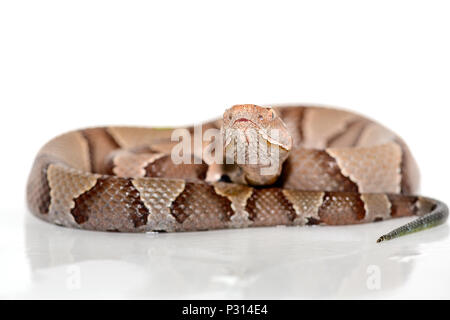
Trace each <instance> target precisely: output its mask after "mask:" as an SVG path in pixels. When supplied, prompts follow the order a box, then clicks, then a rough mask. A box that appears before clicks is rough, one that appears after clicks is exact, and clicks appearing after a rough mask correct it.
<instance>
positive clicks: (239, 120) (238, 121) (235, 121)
mask: <svg viewBox="0 0 450 320" xmlns="http://www.w3.org/2000/svg"><path fill="white" fill-rule="evenodd" d="M245 122H248V123H249V124H252V125H254V126H255V127H257V128H259V126H258V125H257V124H256V123H255V122H253V121H252V120H250V119H248V118H238V119H236V120H234V122H233V125H232V126H234V125H235V124H238V123H245Z"/></svg>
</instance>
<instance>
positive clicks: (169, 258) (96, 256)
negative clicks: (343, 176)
mask: <svg viewBox="0 0 450 320" xmlns="http://www.w3.org/2000/svg"><path fill="white" fill-rule="evenodd" d="M8 217H9V219H8V220H7V222H6V223H4V224H2V225H0V261H1V264H0V283H1V285H0V297H1V298H57V299H66V298H75V299H77V298H137V299H140V298H175V299H178V298H194V299H196V298H205V299H207V298H212V299H216V298H217V299H263V298H286V299H291V298H338V299H340V298H362V299H366V298H450V286H449V284H450V275H449V272H448V270H450V256H449V255H448V253H449V251H450V250H449V249H450V239H449V227H448V225H444V226H441V227H438V228H436V229H434V230H432V231H428V232H423V233H418V234H414V235H410V236H408V237H404V238H402V239H397V240H394V241H390V242H386V243H382V244H376V243H375V239H376V238H377V236H378V235H380V233H383V232H384V231H387V230H390V229H391V228H393V227H395V226H398V225H400V224H402V223H404V222H405V221H406V220H407V219H400V220H391V221H386V222H381V223H373V224H366V225H358V226H346V227H303V228H301V227H298V228H296V227H275V228H256V229H243V230H219V231H210V232H191V233H177V234H120V233H102V232H90V231H81V230H72V229H66V228H62V227H58V226H54V225H51V224H48V223H45V222H42V221H40V220H38V219H36V218H35V217H33V216H31V214H29V213H25V212H15V213H14V214H8Z"/></svg>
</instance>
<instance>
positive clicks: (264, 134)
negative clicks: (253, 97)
mask: <svg viewBox="0 0 450 320" xmlns="http://www.w3.org/2000/svg"><path fill="white" fill-rule="evenodd" d="M249 129H251V130H249ZM222 130H223V137H224V141H225V148H226V147H227V146H228V145H229V144H230V143H231V141H232V137H233V136H234V137H235V136H236V133H237V135H238V136H239V135H240V136H241V138H242V139H244V138H245V140H243V141H244V142H245V143H247V144H248V143H249V132H254V133H256V135H257V138H262V139H264V140H265V141H267V143H268V144H270V145H271V146H278V147H279V148H282V149H284V150H285V151H287V152H289V151H290V149H291V147H292V137H291V135H290V134H289V132H288V130H287V128H286V125H285V124H284V122H283V120H281V118H280V117H279V116H278V114H277V113H276V111H275V110H274V109H273V108H271V107H260V106H257V105H254V104H241V105H234V106H232V107H231V108H229V109H228V110H226V111H225V113H224V115H223V126H222ZM254 138H255V137H253V138H252V139H254Z"/></svg>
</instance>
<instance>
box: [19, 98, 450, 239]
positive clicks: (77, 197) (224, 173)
mask: <svg viewBox="0 0 450 320" xmlns="http://www.w3.org/2000/svg"><path fill="white" fill-rule="evenodd" d="M214 128H216V129H222V131H221V132H222V134H223V137H224V150H227V149H230V148H233V147H230V146H231V145H232V144H230V141H231V140H232V138H230V135H229V134H228V133H229V132H230V129H236V130H237V131H238V132H241V134H242V135H241V138H242V140H243V141H246V142H247V143H249V141H248V140H249V138H248V129H249V128H252V129H255V130H254V131H255V132H256V133H257V136H258V137H257V138H261V139H263V140H262V141H264V144H267V145H268V146H269V147H271V148H277V151H280V152H278V153H277V157H278V158H277V159H279V160H280V169H279V170H277V171H276V172H275V173H273V174H272V175H268V176H264V175H260V174H259V171H258V170H259V169H261V166H258V165H256V166H255V165H248V164H238V165H227V164H225V165H222V164H215V163H209V164H208V163H206V162H205V159H201V158H202V153H200V154H199V153H197V154H196V153H195V152H194V151H193V152H192V155H191V158H192V159H195V160H196V161H194V163H192V164H191V163H180V164H175V163H174V161H173V158H172V157H171V153H172V152H173V150H174V147H175V146H176V145H179V141H172V139H171V137H172V135H173V133H174V129H160V128H138V127H135V128H133V127H103V128H89V129H84V130H78V131H73V132H69V133H66V134H63V135H61V136H59V137H56V138H55V139H53V140H51V141H50V142H48V143H47V144H46V145H45V146H44V147H43V148H42V149H41V150H40V151H39V153H38V155H37V157H36V159H35V162H34V165H33V167H32V171H31V173H30V176H29V180H28V185H27V202H28V205H29V208H30V209H31V211H32V212H33V214H35V215H36V216H38V217H39V218H41V219H43V220H46V221H49V222H52V223H55V224H58V225H62V226H66V227H73V228H81V229H89V230H101V231H120V232H150V231H163V232H172V231H196V230H210V229H220V228H242V227H257V226H274V225H292V226H302V225H314V224H325V225H344V224H358V223H366V222H372V221H379V220H384V219H390V218H395V217H403V216H414V215H416V216H419V218H418V219H416V220H414V221H412V222H410V223H408V224H406V225H405V226H402V227H400V228H398V229H396V230H393V231H391V232H389V233H387V234H385V235H383V236H381V237H380V238H379V239H378V241H382V240H389V239H392V238H395V237H397V236H400V235H403V234H408V233H411V232H414V231H418V230H422V229H425V228H429V227H432V226H435V225H438V224H441V223H443V222H444V221H445V220H446V219H447V216H448V208H447V206H446V205H445V204H443V203H441V202H440V201H437V200H434V199H430V198H426V197H421V196H414V195H412V194H414V193H415V192H416V191H417V188H418V185H419V175H418V168H417V165H416V163H415V160H414V159H413V157H412V156H411V153H410V151H409V149H408V147H407V146H406V144H405V143H404V142H403V140H402V139H401V138H399V137H398V136H397V135H395V134H394V133H393V132H392V131H390V130H388V129H386V128H385V127H383V126H382V125H380V124H378V123H376V122H374V121H371V120H369V119H367V118H365V117H362V116H360V115H357V114H354V113H351V112H347V111H342V110H338V109H330V108H318V107H303V106H298V107H275V108H273V109H272V108H263V107H258V106H255V105H238V106H234V107H232V108H230V109H229V110H227V111H226V112H225V114H224V116H223V119H220V120H217V121H211V122H208V123H205V124H203V125H202V126H201V129H202V130H203V131H207V130H208V129H214ZM273 128H276V129H278V130H279V131H280V132H281V134H280V135H279V136H278V137H277V138H273V137H272V136H270V134H269V133H268V132H269V129H273ZM195 130H196V129H195V128H194V127H191V128H186V130H184V132H187V133H194V132H195ZM236 139H237V140H239V139H240V138H239V136H237V138H236ZM237 140H233V141H234V142H236V141H237ZM250 142H251V141H250ZM206 145H207V144H206V143H202V144H201V145H200V149H201V150H202V151H205V149H206V148H207V147H206ZM197 147H198V146H197ZM192 149H195V148H192ZM197 149H198V148H197ZM236 150H237V149H234V151H236ZM228 151H229V150H228ZM227 155H228V153H227ZM244 158H246V159H247V157H244ZM272 160H273V159H272Z"/></svg>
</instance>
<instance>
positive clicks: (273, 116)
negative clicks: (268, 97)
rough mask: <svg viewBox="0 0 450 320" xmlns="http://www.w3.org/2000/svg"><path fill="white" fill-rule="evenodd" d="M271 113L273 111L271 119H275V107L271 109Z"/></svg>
mask: <svg viewBox="0 0 450 320" xmlns="http://www.w3.org/2000/svg"><path fill="white" fill-rule="evenodd" d="M270 113H271V119H272V120H273V119H275V116H276V115H275V111H273V109H271V110H270Z"/></svg>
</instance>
